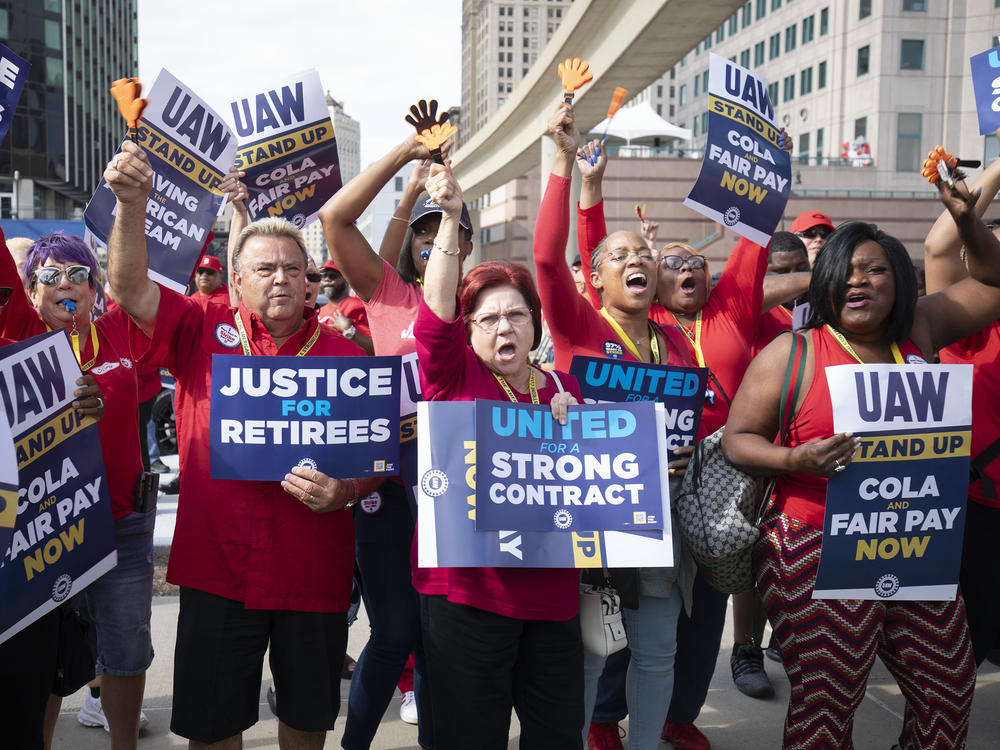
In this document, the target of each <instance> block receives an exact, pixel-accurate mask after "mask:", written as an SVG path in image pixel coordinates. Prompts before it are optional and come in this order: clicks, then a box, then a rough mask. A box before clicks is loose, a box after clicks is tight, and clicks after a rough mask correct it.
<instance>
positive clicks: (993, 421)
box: [938, 320, 1000, 508]
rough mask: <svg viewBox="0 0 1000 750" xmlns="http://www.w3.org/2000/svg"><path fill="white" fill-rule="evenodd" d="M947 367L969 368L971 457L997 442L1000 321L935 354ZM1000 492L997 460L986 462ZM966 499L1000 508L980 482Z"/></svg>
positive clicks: (999, 434)
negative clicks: (966, 366)
mask: <svg viewBox="0 0 1000 750" xmlns="http://www.w3.org/2000/svg"><path fill="white" fill-rule="evenodd" d="M938 354H939V356H940V357H941V362H943V363H944V364H949V365H972V366H973V371H972V458H973V459H975V458H976V456H978V455H979V454H980V453H982V452H983V450H985V449H986V448H987V447H988V446H989V445H990V444H991V443H992V442H994V441H995V440H997V439H1000V320H995V321H993V322H992V323H991V324H990V325H988V326H986V328H984V329H983V330H981V331H980V332H979V333H976V334H973V335H972V336H969V337H968V338H966V339H962V340H961V341H959V342H957V343H955V344H952V345H951V346H946V347H945V348H944V349H942V350H941V351H940V352H939V353H938ZM982 473H983V475H985V476H987V477H989V479H990V481H992V482H993V486H994V487H996V488H997V489H998V490H1000V459H994V460H993V461H992V462H990V463H988V464H987V465H986V467H985V468H984V469H983V471H982ZM969 499H970V500H975V501H976V502H977V503H982V504H983V505H988V506H990V507H992V508H1000V499H998V498H996V497H987V496H986V493H985V491H984V490H983V482H982V480H981V479H977V480H976V481H975V482H972V483H971V484H970V485H969Z"/></svg>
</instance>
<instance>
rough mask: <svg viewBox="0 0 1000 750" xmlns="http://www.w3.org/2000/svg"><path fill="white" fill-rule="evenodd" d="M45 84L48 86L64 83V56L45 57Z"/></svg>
mask: <svg viewBox="0 0 1000 750" xmlns="http://www.w3.org/2000/svg"><path fill="white" fill-rule="evenodd" d="M45 85H46V86H62V85H63V64H62V58H60V57H46V58H45Z"/></svg>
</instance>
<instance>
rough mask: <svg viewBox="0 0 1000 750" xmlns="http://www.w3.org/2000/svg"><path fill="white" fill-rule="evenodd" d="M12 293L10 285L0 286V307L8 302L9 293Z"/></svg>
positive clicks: (12, 289)
mask: <svg viewBox="0 0 1000 750" xmlns="http://www.w3.org/2000/svg"><path fill="white" fill-rule="evenodd" d="M13 293H14V287H12V286H0V307H3V306H4V305H6V304H7V303H8V302H10V295H12V294H13Z"/></svg>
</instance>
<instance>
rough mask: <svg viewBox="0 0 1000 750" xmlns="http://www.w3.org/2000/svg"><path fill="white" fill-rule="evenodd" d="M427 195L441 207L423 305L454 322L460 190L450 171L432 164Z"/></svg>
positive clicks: (459, 262)
mask: <svg viewBox="0 0 1000 750" xmlns="http://www.w3.org/2000/svg"><path fill="white" fill-rule="evenodd" d="M426 188H427V194H428V195H429V196H430V198H431V200H433V201H434V202H435V203H437V204H438V205H439V206H441V211H442V212H443V213H442V215H441V224H440V226H439V227H438V232H437V236H436V237H435V238H434V252H432V253H431V256H430V258H428V260H427V268H426V269H425V270H424V302H426V303H427V307H429V308H430V310H431V312H433V313H434V314H435V315H436V316H437V317H438V318H440V319H441V320H454V319H455V316H456V315H457V314H458V313H459V312H460V311H459V310H457V309H456V307H457V304H456V295H457V293H458V282H459V281H460V280H461V275H462V256H461V253H460V250H459V247H458V227H459V224H458V222H459V219H460V218H461V216H462V189H461V188H460V187H459V186H458V181H457V180H456V179H455V175H454V174H452V172H451V169H450V168H449V167H444V166H441V165H440V164H435V165H434V166H432V167H431V176H430V177H428V178H427V184H426Z"/></svg>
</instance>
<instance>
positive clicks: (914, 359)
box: [906, 354, 927, 365]
mask: <svg viewBox="0 0 1000 750" xmlns="http://www.w3.org/2000/svg"><path fill="white" fill-rule="evenodd" d="M906 364H908V365H926V364H927V360H926V359H924V358H923V357H921V356H920V355H919V354H907V355H906Z"/></svg>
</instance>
